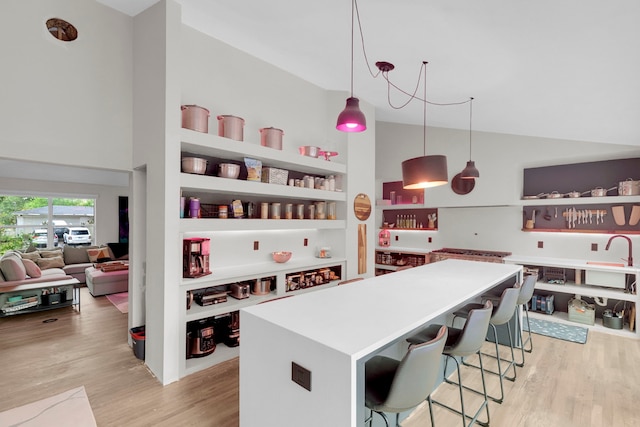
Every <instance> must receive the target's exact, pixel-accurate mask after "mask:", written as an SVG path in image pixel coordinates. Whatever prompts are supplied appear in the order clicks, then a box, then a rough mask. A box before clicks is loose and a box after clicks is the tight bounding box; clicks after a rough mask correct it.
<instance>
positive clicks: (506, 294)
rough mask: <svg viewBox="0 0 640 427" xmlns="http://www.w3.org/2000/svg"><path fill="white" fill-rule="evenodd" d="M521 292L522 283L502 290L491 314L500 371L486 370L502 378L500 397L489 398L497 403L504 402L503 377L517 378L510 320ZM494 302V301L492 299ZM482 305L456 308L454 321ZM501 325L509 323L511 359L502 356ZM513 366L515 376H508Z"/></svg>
mask: <svg viewBox="0 0 640 427" xmlns="http://www.w3.org/2000/svg"><path fill="white" fill-rule="evenodd" d="M519 294H520V284H519V283H516V284H515V285H514V286H513V287H512V288H507V289H505V290H504V291H503V292H502V295H501V296H500V300H499V302H498V305H494V306H493V312H492V314H491V319H490V320H489V325H490V326H491V330H492V331H493V338H494V339H493V341H494V342H495V346H496V354H495V358H496V360H497V362H498V372H495V371H491V370H489V369H485V372H489V373H490V374H494V375H497V376H498V378H499V379H500V397H494V396H491V395H489V398H490V399H491V400H493V401H494V402H497V403H502V401H503V400H504V385H503V378H506V379H508V380H510V381H515V379H516V375H517V372H516V359H515V355H514V352H513V348H514V347H513V339H512V338H511V325H509V321H510V320H511V318H512V317H513V313H514V312H515V310H516V301H517V300H518V296H519ZM486 300H487V301H491V299H486ZM492 303H493V301H492ZM480 307H482V304H467V305H465V306H464V307H462V308H461V309H459V310H456V311H455V312H454V313H453V322H455V320H456V318H458V317H465V318H466V317H468V313H469V312H470V311H471V310H473V309H477V308H480ZM500 325H507V333H508V335H509V349H510V350H511V360H509V359H503V358H502V357H500V346H499V343H498V329H497V326H500ZM482 354H483V355H484V356H490V357H494V356H493V355H492V354H488V353H482ZM503 361H504V362H508V365H507V367H506V368H505V369H503V367H502V362H503ZM462 363H463V364H464V365H465V366H471V367H474V368H479V366H476V365H473V364H471V363H467V362H465V361H464V359H463V361H462ZM510 368H512V369H513V376H512V377H509V376H507V373H508V372H509V369H510ZM467 389H468V390H471V391H473V392H476V393H478V394H480V392H479V391H478V390H474V389H471V388H467Z"/></svg>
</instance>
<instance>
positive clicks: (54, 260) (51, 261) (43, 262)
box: [36, 256, 64, 270]
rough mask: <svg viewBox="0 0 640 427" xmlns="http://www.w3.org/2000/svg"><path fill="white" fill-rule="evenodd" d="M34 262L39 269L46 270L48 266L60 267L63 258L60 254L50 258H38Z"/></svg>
mask: <svg viewBox="0 0 640 427" xmlns="http://www.w3.org/2000/svg"><path fill="white" fill-rule="evenodd" d="M36 264H38V267H40V269H41V270H47V269H49V268H62V267H64V260H63V259H62V256H57V257H51V258H40V259H37V260H36Z"/></svg>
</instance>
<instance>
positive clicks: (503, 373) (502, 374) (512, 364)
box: [462, 323, 517, 403]
mask: <svg viewBox="0 0 640 427" xmlns="http://www.w3.org/2000/svg"><path fill="white" fill-rule="evenodd" d="M506 325H507V332H508V335H509V349H510V351H511V360H509V359H504V358H502V357H500V345H499V344H498V331H497V328H496V326H495V325H494V324H492V323H490V324H489V326H490V327H491V330H492V331H493V337H494V343H495V348H496V355H495V356H494V355H492V354H488V353H482V352H480V354H481V355H484V356H489V357H495V359H496V360H497V363H498V372H495V371H492V370H489V369H484V372H488V373H490V374H493V375H497V376H498V378H499V380H500V396H499V397H497V396H491V395H488V397H489V399H491V400H493V401H494V402H497V403H502V402H503V401H504V385H503V381H502V380H503V378H506V379H507V380H509V381H515V380H516V376H517V372H516V360H515V353H514V351H513V339H512V338H511V326H510V325H509V324H508V323H506ZM502 362H508V365H507V367H506V368H504V369H503V367H502ZM462 363H463V364H464V365H465V366H469V367H472V368H476V369H480V366H477V365H474V364H472V363H468V362H466V361H465V360H464V359H463V360H462ZM510 368H513V376H511V377H510V376H508V372H509V369H510ZM464 388H465V389H467V390H469V391H472V392H474V393H476V394H483V393H481V392H480V391H479V390H476V389H473V388H471V387H467V386H464Z"/></svg>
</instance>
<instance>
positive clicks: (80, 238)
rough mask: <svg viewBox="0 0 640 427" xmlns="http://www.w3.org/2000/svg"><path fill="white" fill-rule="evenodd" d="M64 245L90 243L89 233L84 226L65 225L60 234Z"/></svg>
mask: <svg viewBox="0 0 640 427" xmlns="http://www.w3.org/2000/svg"><path fill="white" fill-rule="evenodd" d="M62 237H63V240H64V243H65V244H66V245H90V244H91V233H90V232H89V229H88V228H86V227H67V228H65V230H64V233H63V235H62Z"/></svg>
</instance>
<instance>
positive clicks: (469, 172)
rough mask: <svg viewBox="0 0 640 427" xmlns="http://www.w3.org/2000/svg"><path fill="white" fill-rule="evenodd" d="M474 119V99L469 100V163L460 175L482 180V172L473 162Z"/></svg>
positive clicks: (464, 177)
mask: <svg viewBox="0 0 640 427" xmlns="http://www.w3.org/2000/svg"><path fill="white" fill-rule="evenodd" d="M472 118H473V98H470V99H469V161H468V162H467V166H466V167H465V168H464V169H463V170H462V172H461V173H460V178H462V179H475V178H480V172H479V171H478V168H476V162H474V161H473V160H471V120H472Z"/></svg>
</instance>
